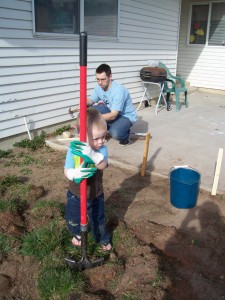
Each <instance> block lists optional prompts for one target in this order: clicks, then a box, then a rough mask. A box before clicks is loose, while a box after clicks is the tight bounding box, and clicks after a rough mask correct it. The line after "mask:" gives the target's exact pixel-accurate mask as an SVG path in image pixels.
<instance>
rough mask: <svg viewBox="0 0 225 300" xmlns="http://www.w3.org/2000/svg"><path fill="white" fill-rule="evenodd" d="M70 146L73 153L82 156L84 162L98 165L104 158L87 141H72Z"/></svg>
mask: <svg viewBox="0 0 225 300" xmlns="http://www.w3.org/2000/svg"><path fill="white" fill-rule="evenodd" d="M70 148H71V149H72V153H73V154H74V155H77V156H80V157H82V158H83V159H84V160H85V162H87V163H90V164H95V165H98V164H99V163H100V162H101V161H103V159H104V156H103V155H102V154H101V153H99V152H95V151H94V150H93V149H92V148H91V147H90V146H89V145H88V144H87V143H83V142H80V141H73V142H71V144H70Z"/></svg>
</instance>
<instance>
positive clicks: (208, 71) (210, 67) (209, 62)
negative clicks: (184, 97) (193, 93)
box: [177, 0, 225, 91]
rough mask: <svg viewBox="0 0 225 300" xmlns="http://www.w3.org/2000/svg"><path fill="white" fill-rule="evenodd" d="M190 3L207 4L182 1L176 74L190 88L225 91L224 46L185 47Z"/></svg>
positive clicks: (187, 0)
mask: <svg viewBox="0 0 225 300" xmlns="http://www.w3.org/2000/svg"><path fill="white" fill-rule="evenodd" d="M215 2H218V1H215ZM191 3H207V2H205V1H189V0H183V1H182V9H181V26H180V36H179V50H178V64H177V73H178V74H180V75H182V76H183V77H184V78H185V79H186V80H187V81H188V82H190V85H191V86H196V87H199V88H207V89H215V90H223V91H225V68H224V66H225V46H205V45H187V34H188V17H189V9H190V4H191Z"/></svg>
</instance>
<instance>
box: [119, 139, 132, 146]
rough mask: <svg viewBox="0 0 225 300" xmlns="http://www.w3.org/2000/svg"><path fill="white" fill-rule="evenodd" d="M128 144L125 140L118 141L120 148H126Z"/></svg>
mask: <svg viewBox="0 0 225 300" xmlns="http://www.w3.org/2000/svg"><path fill="white" fill-rule="evenodd" d="M129 143H130V141H129V140H125V141H119V144H120V146H126V145H128V144H129Z"/></svg>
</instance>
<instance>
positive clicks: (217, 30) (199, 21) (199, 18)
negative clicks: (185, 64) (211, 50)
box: [189, 2, 225, 46]
mask: <svg viewBox="0 0 225 300" xmlns="http://www.w3.org/2000/svg"><path fill="white" fill-rule="evenodd" d="M189 44H196V45H200V44H203V45H205V44H206V45H214V46H221V45H223V46H224V45H225V3H224V2H213V3H209V4H193V5H192V7H191V21H190V33H189Z"/></svg>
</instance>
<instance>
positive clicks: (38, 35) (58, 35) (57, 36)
mask: <svg viewBox="0 0 225 300" xmlns="http://www.w3.org/2000/svg"><path fill="white" fill-rule="evenodd" d="M34 1H35V0H32V21H33V24H32V30H33V37H35V38H46V39H69V40H77V39H79V33H69V34H68V33H52V32H38V31H36V28H35V4H34ZM117 1H118V12H117V36H116V37H115V36H100V35H91V34H90V35H89V36H88V37H89V38H90V39H93V40H106V39H107V40H118V39H119V32H120V28H119V24H120V0H117ZM83 31H84V0H80V32H83Z"/></svg>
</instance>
